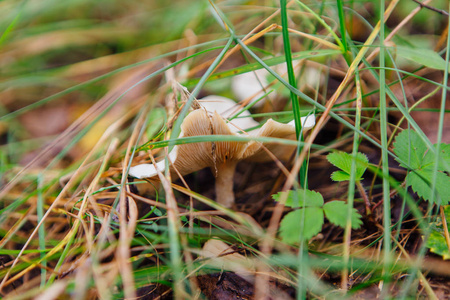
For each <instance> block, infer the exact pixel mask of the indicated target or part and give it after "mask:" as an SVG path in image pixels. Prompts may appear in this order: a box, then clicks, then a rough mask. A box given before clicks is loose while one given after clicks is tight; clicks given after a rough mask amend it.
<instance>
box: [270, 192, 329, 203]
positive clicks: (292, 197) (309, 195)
mask: <svg viewBox="0 0 450 300" xmlns="http://www.w3.org/2000/svg"><path fill="white" fill-rule="evenodd" d="M285 193H287V194H288V195H287V199H286V202H285V203H284V205H285V206H288V207H292V208H297V207H321V206H322V205H323V197H322V195H321V194H320V193H318V192H315V191H310V190H302V189H299V190H296V191H287V192H279V193H278V194H274V195H272V198H273V199H274V200H275V201H277V202H278V201H280V198H281V196H282V195H283V194H285Z"/></svg>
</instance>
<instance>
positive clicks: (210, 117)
mask: <svg viewBox="0 0 450 300" xmlns="http://www.w3.org/2000/svg"><path fill="white" fill-rule="evenodd" d="M205 99H206V100H205ZM213 102H215V103H216V106H213V105H211V103H213ZM199 103H200V105H201V106H203V107H202V108H200V109H196V110H194V111H192V112H190V113H189V114H188V115H187V116H186V118H185V119H184V121H183V123H182V124H181V135H180V137H190V136H202V135H213V134H217V135H240V133H238V131H241V130H243V129H248V128H251V127H255V125H258V122H256V121H254V120H253V119H252V118H251V117H250V116H249V113H248V112H247V113H246V114H245V112H243V113H242V114H241V115H244V118H242V119H233V120H232V121H228V123H227V122H226V121H225V120H226V119H224V117H223V115H224V114H226V113H229V112H232V110H233V109H235V108H236V107H238V106H237V105H236V103H235V102H234V101H233V100H231V99H228V98H224V97H216V96H214V98H213V97H211V96H210V97H206V98H204V99H202V100H199ZM214 107H215V108H214ZM213 109H214V111H212V110H213ZM218 111H220V112H221V114H222V115H221V114H219V112H218ZM237 120H241V121H239V122H237ZM244 120H245V121H244ZM302 123H303V128H304V129H308V128H311V127H312V126H314V124H315V117H314V115H310V116H308V117H302ZM237 124H239V126H238V125H237ZM250 136H255V137H262V136H264V137H277V138H288V139H295V126H294V125H293V123H292V122H291V123H289V124H282V123H279V122H276V121H274V120H272V119H269V120H268V121H267V122H266V123H265V124H264V125H263V126H262V127H261V128H259V129H256V130H253V131H252V132H250ZM265 146H266V147H267V149H268V150H269V151H271V152H273V153H274V154H275V155H276V156H277V157H279V158H281V159H286V158H287V157H288V155H291V154H292V153H293V150H294V149H295V147H292V146H290V147H288V148H286V147H280V145H274V144H267V145H265ZM168 159H169V162H170V172H171V174H173V175H176V174H180V175H181V176H184V175H187V174H189V173H192V172H195V171H198V170H201V169H203V168H206V167H209V168H211V169H212V171H213V173H214V175H215V177H216V187H215V188H216V201H217V202H218V203H220V204H222V205H223V206H225V207H231V206H232V205H233V204H234V193H233V176H234V173H235V169H236V165H237V163H238V162H239V161H240V160H243V159H249V160H251V161H258V162H262V161H267V160H268V159H267V154H266V152H265V150H264V149H263V147H262V143H261V142H257V141H250V142H236V141H225V142H200V143H191V144H182V145H177V146H175V147H174V148H173V150H172V151H171V152H170V153H169V157H168ZM164 168H165V161H160V162H158V163H157V164H155V165H153V164H141V165H137V166H134V167H131V168H130V172H129V174H130V175H131V176H133V177H136V178H149V177H153V176H156V175H157V169H158V170H159V171H163V170H164Z"/></svg>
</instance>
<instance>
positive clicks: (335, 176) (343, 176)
mask: <svg viewBox="0 0 450 300" xmlns="http://www.w3.org/2000/svg"><path fill="white" fill-rule="evenodd" d="M331 179H332V180H334V181H348V180H350V174H348V173H345V172H344V171H334V172H333V173H332V174H331Z"/></svg>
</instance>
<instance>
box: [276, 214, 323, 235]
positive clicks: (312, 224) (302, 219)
mask: <svg viewBox="0 0 450 300" xmlns="http://www.w3.org/2000/svg"><path fill="white" fill-rule="evenodd" d="M322 225H323V209H322V208H320V207H306V208H302V209H297V210H294V211H291V212H290V213H288V214H287V215H286V216H285V217H284V218H283V220H282V221H281V224H280V237H281V238H282V239H283V241H284V242H286V243H289V244H295V243H298V242H300V241H302V240H309V239H310V238H312V237H313V236H315V235H316V234H318V233H319V232H320V231H321V230H322Z"/></svg>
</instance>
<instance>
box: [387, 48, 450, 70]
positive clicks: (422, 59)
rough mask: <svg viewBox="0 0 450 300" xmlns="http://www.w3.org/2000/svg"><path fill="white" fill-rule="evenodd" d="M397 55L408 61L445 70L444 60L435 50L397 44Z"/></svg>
mask: <svg viewBox="0 0 450 300" xmlns="http://www.w3.org/2000/svg"><path fill="white" fill-rule="evenodd" d="M396 50H397V55H398V56H401V57H403V58H406V59H408V60H410V61H413V62H415V63H418V64H419V65H424V66H426V67H429V68H433V69H437V70H445V64H446V62H445V60H444V59H443V58H442V57H441V56H440V55H439V54H438V53H437V52H435V51H433V50H431V49H425V48H420V49H418V48H411V47H405V46H397V47H396Z"/></svg>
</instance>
